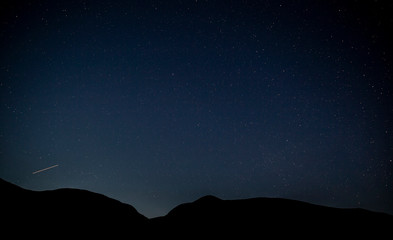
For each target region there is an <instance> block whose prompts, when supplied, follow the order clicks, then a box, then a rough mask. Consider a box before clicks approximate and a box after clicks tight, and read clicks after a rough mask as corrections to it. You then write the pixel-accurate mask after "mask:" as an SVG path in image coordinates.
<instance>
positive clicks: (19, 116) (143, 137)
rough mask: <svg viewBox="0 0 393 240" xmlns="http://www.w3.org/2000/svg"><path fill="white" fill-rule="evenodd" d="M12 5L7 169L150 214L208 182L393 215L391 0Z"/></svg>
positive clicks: (1, 148) (1, 142)
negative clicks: (120, 202)
mask: <svg viewBox="0 0 393 240" xmlns="http://www.w3.org/2000/svg"><path fill="white" fill-rule="evenodd" d="M365 2H366V1H365ZM0 6H1V15H0V19H1V26H0V94H1V95H0V101H1V102H0V177H1V178H3V179H5V180H7V181H11V182H13V183H15V184H18V185H20V186H22V187H25V188H28V189H34V190H45V189H55V188H60V187H73V188H83V189H88V190H91V191H95V192H99V193H103V194H105V195H108V196H110V197H113V198H116V199H119V200H121V201H123V202H126V203H129V204H131V205H133V206H134V207H136V208H137V210H138V211H140V212H141V213H142V214H145V215H146V216H149V217H152V216H159V215H163V214H166V213H167V212H168V211H169V210H170V209H171V208H173V207H174V206H176V205H177V204H179V203H182V202H185V201H192V200H195V199H197V198H199V197H201V196H203V195H206V194H213V195H216V196H218V197H221V198H225V199H233V198H248V197H262V196H264V197H285V198H291V199H299V200H303V201H308V202H312V203H317V204H324V205H329V206H336V207H362V208H366V209H372V210H377V211H384V212H389V213H393V205H392V199H393V188H392V183H393V177H392V170H393V163H392V159H393V124H392V120H393V119H392V118H393V105H392V102H393V101H392V100H393V99H392V69H393V68H392V63H393V58H392V57H393V55H392V47H391V44H390V43H391V42H392V39H391V37H390V35H391V30H392V23H393V18H392V16H391V14H390V13H391V11H392V4H391V3H381V2H369V3H367V2H366V3H364V2H363V3H358V2H357V1H345V3H343V1H325V2H323V1H203V0H198V1H5V2H4V3H2V4H1V5H0ZM55 164H58V165H59V166H58V167H56V168H53V169H50V170H47V171H44V172H41V173H38V174H34V175H33V174H32V172H34V171H37V170H39V169H43V168H46V167H49V166H53V165H55Z"/></svg>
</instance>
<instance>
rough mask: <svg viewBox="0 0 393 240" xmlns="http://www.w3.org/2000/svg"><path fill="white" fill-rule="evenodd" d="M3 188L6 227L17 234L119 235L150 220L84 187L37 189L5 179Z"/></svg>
mask: <svg viewBox="0 0 393 240" xmlns="http://www.w3.org/2000/svg"><path fill="white" fill-rule="evenodd" d="M0 189H1V196H2V197H1V205H0V207H1V213H2V214H1V217H2V220H3V221H2V222H3V226H4V224H5V228H4V229H8V230H10V231H11V230H12V232H15V233H17V234H23V235H25V234H28V233H37V232H45V233H46V234H48V233H59V232H60V233H62V234H63V235H64V234H66V235H68V234H74V233H78V234H83V235H88V236H101V235H102V234H105V235H113V234H119V235H120V234H124V233H128V232H130V230H132V229H134V231H135V232H136V231H140V230H141V229H142V228H144V227H145V226H146V224H147V222H148V219H147V218H146V217H144V216H143V215H141V214H139V213H138V212H137V211H136V210H135V208H133V207H132V206H130V205H127V204H124V203H121V202H119V201H117V200H114V199H111V198H108V197H106V196H104V195H101V194H97V193H92V192H89V191H85V190H78V189H58V190H53V191H42V192H36V191H29V190H25V189H22V188H20V187H18V186H15V185H13V184H10V183H7V182H5V181H3V180H0ZM21 229H22V230H23V231H20V230H21Z"/></svg>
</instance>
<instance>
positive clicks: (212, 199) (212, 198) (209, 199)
mask: <svg viewBox="0 0 393 240" xmlns="http://www.w3.org/2000/svg"><path fill="white" fill-rule="evenodd" d="M217 201H222V200H221V199H220V198H218V197H216V196H213V195H206V196H203V197H201V198H199V199H198V200H196V201H195V202H194V203H201V202H217Z"/></svg>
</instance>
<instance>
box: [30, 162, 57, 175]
mask: <svg viewBox="0 0 393 240" xmlns="http://www.w3.org/2000/svg"><path fill="white" fill-rule="evenodd" d="M58 166H59V165H58V164H56V165H53V166H50V167H47V168H44V169H41V170H38V171H35V172H33V174H36V173H40V172H43V171H46V170H49V169H51V168H55V167H58Z"/></svg>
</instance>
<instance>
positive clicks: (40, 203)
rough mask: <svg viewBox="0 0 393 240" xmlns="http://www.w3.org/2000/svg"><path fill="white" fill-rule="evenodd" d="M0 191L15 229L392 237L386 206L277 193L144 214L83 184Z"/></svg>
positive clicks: (5, 224) (4, 185) (9, 227)
mask: <svg viewBox="0 0 393 240" xmlns="http://www.w3.org/2000/svg"><path fill="white" fill-rule="evenodd" d="M0 191H1V196H2V197H1V213H2V215H1V216H2V220H3V221H2V229H5V230H6V232H7V231H9V232H10V233H13V234H14V235H15V234H16V235H18V234H19V235H21V236H26V235H30V234H31V235H40V234H44V235H43V236H44V237H45V236H46V237H47V238H49V237H51V238H52V237H53V234H59V233H60V234H61V235H60V236H67V235H68V236H75V235H77V236H89V237H92V236H94V237H102V236H111V237H113V236H117V237H122V238H126V237H127V238H142V237H143V238H148V239H153V238H154V239H157V238H158V239H160V238H166V237H170V238H172V239H173V238H175V239H189V238H195V237H201V238H202V237H203V238H209V239H211V238H223V237H242V238H243V239H244V238H248V237H250V238H251V237H252V238H264V237H274V238H276V237H277V238H283V237H303V238H304V237H305V238H310V239H311V238H321V237H322V238H325V237H335V238H341V237H351V238H354V237H373V238H374V239H375V238H379V237H381V238H382V237H384V238H386V237H387V236H391V227H392V226H393V216H392V215H389V214H385V213H377V212H372V211H367V210H364V209H340V208H332V207H325V206H319V205H314V204H310V203H306V202H301V201H296V200H289V199H280V198H251V199H241V200H222V199H219V198H217V197H215V196H205V197H202V198H200V199H198V200H196V201H194V202H190V203H184V204H180V205H179V206H177V207H175V208H174V209H172V210H171V211H170V212H169V213H168V214H167V215H165V216H162V217H156V218H151V219H148V218H146V217H144V216H143V215H141V214H140V213H138V212H137V210H136V209H135V208H133V207H132V206H130V205H127V204H124V203H121V202H119V201H117V200H114V199H111V198H108V197H106V196H104V195H101V194H97V193H93V192H89V191H85V190H77V189H58V190H53V191H41V192H38V191H30V190H25V189H22V188H20V187H18V186H16V185H13V184H11V183H8V182H6V181H4V180H1V179H0ZM128 236H129V237H128Z"/></svg>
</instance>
